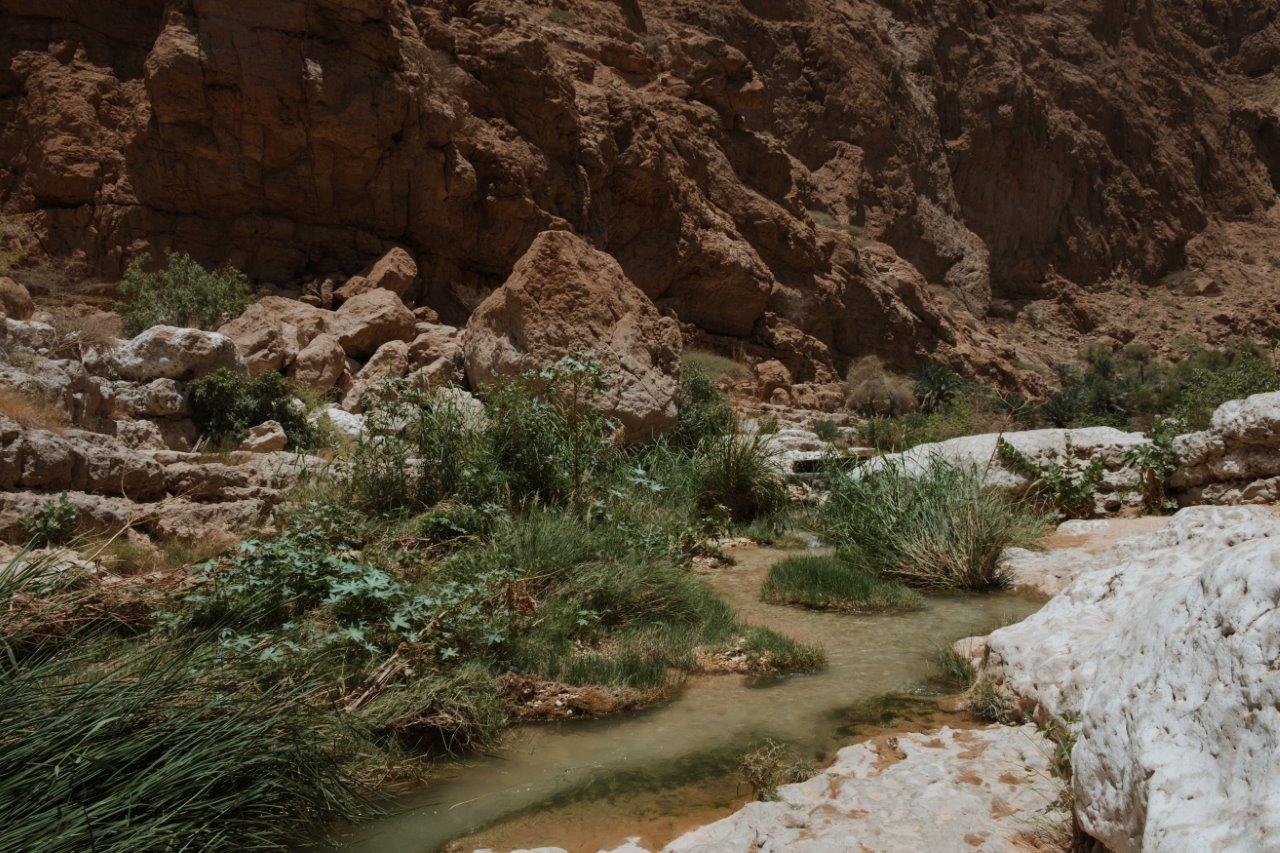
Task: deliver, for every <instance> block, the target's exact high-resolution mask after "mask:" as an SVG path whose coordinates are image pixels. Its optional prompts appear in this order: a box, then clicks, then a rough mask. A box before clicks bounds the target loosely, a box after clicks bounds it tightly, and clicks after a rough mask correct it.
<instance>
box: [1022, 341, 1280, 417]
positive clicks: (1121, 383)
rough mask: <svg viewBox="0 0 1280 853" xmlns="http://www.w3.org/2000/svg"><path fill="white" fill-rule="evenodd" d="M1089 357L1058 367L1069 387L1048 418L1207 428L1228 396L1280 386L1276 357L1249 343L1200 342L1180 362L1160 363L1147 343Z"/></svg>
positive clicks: (1089, 351)
mask: <svg viewBox="0 0 1280 853" xmlns="http://www.w3.org/2000/svg"><path fill="white" fill-rule="evenodd" d="M1081 361H1082V365H1083V369H1079V368H1077V367H1073V366H1070V365H1059V366H1058V367H1057V368H1056V370H1057V373H1058V376H1059V380H1060V382H1061V385H1062V387H1061V389H1060V390H1058V391H1057V392H1055V393H1054V394H1053V395H1051V396H1050V397H1049V398H1048V399H1046V400H1045V401H1044V402H1043V403H1042V404H1041V405H1040V406H1039V407H1038V409H1037V414H1038V416H1039V419H1040V420H1041V421H1043V422H1045V423H1048V424H1049V425H1051V426H1057V427H1076V426H1114V427H1118V428H1121V429H1133V428H1139V429H1141V428H1145V427H1146V426H1147V425H1149V424H1151V423H1152V422H1155V421H1158V420H1160V419H1161V418H1165V417H1170V416H1172V417H1175V418H1177V419H1178V420H1179V421H1181V422H1182V423H1183V424H1184V425H1185V426H1186V427H1187V428H1188V429H1204V428H1205V427H1207V426H1208V425H1209V418H1210V416H1211V415H1212V414H1213V410H1214V409H1215V408H1217V407H1218V406H1220V405H1222V404H1223V403H1225V402H1226V401H1228V400H1234V399H1239V398H1242V397H1247V396H1249V395H1250V394H1257V393H1260V392H1263V391H1272V390H1275V389H1276V388H1277V387H1280V377H1278V376H1277V373H1276V369H1275V365H1274V364H1273V363H1272V360H1271V357H1270V356H1269V355H1268V354H1267V353H1266V352H1264V351H1263V350H1261V349H1260V348H1259V347H1258V346H1256V345H1254V344H1251V343H1248V342H1236V343H1234V344H1232V345H1230V346H1228V347H1227V348H1225V349H1221V350H1213V349H1204V348H1200V347H1192V348H1191V349H1189V350H1188V351H1187V352H1186V353H1185V355H1184V356H1183V357H1182V358H1180V359H1179V360H1177V361H1174V362H1163V361H1158V360H1157V359H1156V358H1155V356H1154V353H1153V352H1152V351H1151V349H1150V348H1149V347H1144V346H1141V345H1133V344H1130V345H1128V346H1126V347H1124V348H1123V349H1121V350H1120V352H1119V353H1112V352H1111V351H1110V350H1109V349H1107V348H1105V347H1100V346H1097V345H1094V346H1091V347H1086V348H1085V349H1084V350H1083V351H1082V352H1081Z"/></svg>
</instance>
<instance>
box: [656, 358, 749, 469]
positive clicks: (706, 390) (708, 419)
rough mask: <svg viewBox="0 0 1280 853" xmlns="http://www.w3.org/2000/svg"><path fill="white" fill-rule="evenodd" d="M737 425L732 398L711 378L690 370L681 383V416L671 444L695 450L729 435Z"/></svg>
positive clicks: (695, 369)
mask: <svg viewBox="0 0 1280 853" xmlns="http://www.w3.org/2000/svg"><path fill="white" fill-rule="evenodd" d="M735 422H736V418H735V416H734V412H733V406H732V405H731V404H730V403H729V398H728V396H726V395H725V393H724V392H723V391H722V390H720V386H719V384H718V383H717V382H716V381H715V380H714V379H712V377H711V375H710V374H708V373H704V372H703V371H701V370H698V369H697V368H693V367H686V368H685V370H684V375H683V377H682V378H681V380H680V401H679V416H678V418H677V420H676V426H675V429H673V430H672V431H671V433H670V435H668V437H667V441H668V442H669V443H670V444H671V445H672V446H674V447H683V448H686V449H694V448H696V447H697V446H698V445H700V444H701V443H702V442H704V441H708V440H711V439H716V438H720V437H722V436H724V435H727V434H729V433H730V432H732V431H733V428H734V424H735Z"/></svg>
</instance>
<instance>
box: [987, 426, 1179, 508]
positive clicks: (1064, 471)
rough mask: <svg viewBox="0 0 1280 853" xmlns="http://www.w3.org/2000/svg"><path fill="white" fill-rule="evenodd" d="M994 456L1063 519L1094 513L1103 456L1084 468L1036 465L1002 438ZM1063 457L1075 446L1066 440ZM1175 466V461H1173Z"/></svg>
mask: <svg viewBox="0 0 1280 853" xmlns="http://www.w3.org/2000/svg"><path fill="white" fill-rule="evenodd" d="M996 455H997V456H999V457H1000V459H1001V461H1003V462H1004V463H1005V464H1007V465H1008V466H1009V467H1010V468H1012V469H1013V470H1015V471H1017V472H1018V473H1020V474H1022V475H1023V476H1024V477H1026V478H1027V479H1029V480H1030V481H1031V488H1030V492H1031V493H1032V494H1038V495H1043V496H1044V497H1045V498H1046V499H1047V500H1048V501H1049V503H1050V504H1051V505H1052V506H1053V508H1054V510H1055V511H1056V512H1057V513H1058V514H1059V515H1060V516H1062V517H1063V518H1088V517H1090V516H1092V515H1093V514H1094V513H1095V512H1096V508H1095V498H1096V497H1097V495H1098V486H1099V485H1101V483H1102V475H1103V474H1104V473H1105V472H1106V468H1105V465H1104V463H1103V460H1102V457H1100V456H1095V457H1093V458H1092V459H1090V460H1089V461H1088V462H1087V463H1085V464H1084V465H1078V464H1072V463H1071V462H1068V463H1067V464H1061V463H1058V462H1049V463H1047V464H1044V465H1041V464H1038V463H1037V462H1036V461H1035V460H1034V459H1031V458H1030V457H1029V456H1027V455H1026V454H1025V453H1023V452H1022V451H1020V450H1018V449H1017V448H1016V447H1014V446H1013V445H1012V444H1010V443H1009V442H1007V441H1005V440H1004V439H1003V438H1000V439H997V442H996ZM1066 457H1067V459H1068V460H1072V461H1074V460H1075V452H1074V447H1073V446H1072V444H1071V440H1070V439H1069V438H1068V439H1067V446H1066ZM1175 467H1176V460H1175Z"/></svg>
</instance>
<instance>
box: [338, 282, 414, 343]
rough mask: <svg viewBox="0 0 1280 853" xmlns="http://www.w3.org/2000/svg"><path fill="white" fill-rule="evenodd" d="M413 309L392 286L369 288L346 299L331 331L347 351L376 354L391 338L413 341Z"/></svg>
mask: <svg viewBox="0 0 1280 853" xmlns="http://www.w3.org/2000/svg"><path fill="white" fill-rule="evenodd" d="M415 322H416V321H415V320H414V316H413V312H412V311H410V310H409V309H408V308H406V307H405V305H404V303H403V302H401V301H400V297H399V296H396V295H395V294H394V293H392V292H391V291H389V290H369V291H366V292H364V293H359V294H356V295H355V296H353V297H351V298H350V299H348V300H347V301H346V302H344V303H342V307H341V308H339V309H338V310H337V311H335V312H334V314H333V319H332V321H331V322H330V324H329V332H330V334H332V335H333V336H334V337H335V338H337V339H338V343H339V344H340V345H341V346H342V348H343V350H345V351H346V353H347V355H350V356H356V357H362V356H369V355H372V354H373V353H374V352H375V351H376V350H377V349H378V348H379V347H381V346H382V345H383V344H385V343H387V342H388V341H411V340H413V337H414V324H415Z"/></svg>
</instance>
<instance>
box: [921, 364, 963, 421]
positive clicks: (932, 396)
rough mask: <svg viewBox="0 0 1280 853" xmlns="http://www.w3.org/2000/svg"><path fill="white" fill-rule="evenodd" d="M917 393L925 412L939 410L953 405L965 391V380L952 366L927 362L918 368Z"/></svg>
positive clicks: (922, 409)
mask: <svg viewBox="0 0 1280 853" xmlns="http://www.w3.org/2000/svg"><path fill="white" fill-rule="evenodd" d="M914 380H915V394H916V399H917V400H918V401H919V403H920V410H921V411H923V412H937V411H942V410H944V409H948V408H950V407H951V404H952V403H954V402H955V400H956V398H957V397H959V396H960V394H961V393H962V392H963V391H964V386H965V383H964V380H962V379H961V378H960V376H959V375H958V374H957V373H956V372H955V371H954V370H952V369H951V368H949V367H946V366H944V365H941V364H934V363H933V362H925V363H924V364H922V365H920V367H918V368H917V369H916V372H915V376H914Z"/></svg>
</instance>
